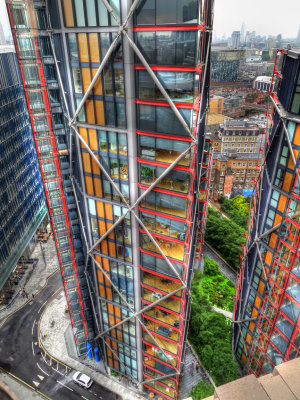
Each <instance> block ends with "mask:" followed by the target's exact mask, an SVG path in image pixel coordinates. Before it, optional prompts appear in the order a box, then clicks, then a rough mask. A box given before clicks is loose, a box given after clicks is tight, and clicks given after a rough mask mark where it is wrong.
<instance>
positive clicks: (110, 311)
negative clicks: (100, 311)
mask: <svg viewBox="0 0 300 400" xmlns="http://www.w3.org/2000/svg"><path fill="white" fill-rule="evenodd" d="M107 311H108V312H109V313H110V314H113V313H114V306H113V305H112V304H107Z"/></svg>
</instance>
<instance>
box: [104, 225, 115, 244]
mask: <svg viewBox="0 0 300 400" xmlns="http://www.w3.org/2000/svg"><path fill="white" fill-rule="evenodd" d="M112 225H113V224H110V223H108V222H107V223H106V228H107V230H108V229H109V228H111V227H112ZM108 237H109V238H110V239H113V240H114V238H115V234H114V231H112V232H111V233H110V234H109V235H108Z"/></svg>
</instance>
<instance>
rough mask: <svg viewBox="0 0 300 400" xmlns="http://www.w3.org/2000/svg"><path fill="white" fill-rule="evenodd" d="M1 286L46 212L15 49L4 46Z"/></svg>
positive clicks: (0, 69)
mask: <svg viewBox="0 0 300 400" xmlns="http://www.w3.org/2000/svg"><path fill="white" fill-rule="evenodd" d="M0 114H1V121H0V201H1V209H0V225H1V228H0V290H1V289H2V288H3V286H4V285H5V283H6V281H7V279H8V277H9V275H10V274H11V272H12V271H13V270H14V268H15V266H16V264H17V262H18V260H19V258H20V257H21V256H22V255H23V253H24V251H25V250H26V249H27V247H28V245H29V244H30V243H31V240H32V237H33V236H34V234H35V232H36V230H37V229H38V227H39V225H40V224H41V222H42V221H43V219H44V217H45V216H46V214H47V209H46V205H45V197H44V192H43V182H42V178H41V173H40V171H39V165H38V160H37V155H36V151H35V146H34V141H33V136H32V130H31V126H30V121H29V115H28V109H27V104H26V99H25V93H24V89H23V84H22V80H21V76H20V70H19V66H18V60H17V57H16V54H15V52H14V51H13V50H12V49H11V48H8V47H0Z"/></svg>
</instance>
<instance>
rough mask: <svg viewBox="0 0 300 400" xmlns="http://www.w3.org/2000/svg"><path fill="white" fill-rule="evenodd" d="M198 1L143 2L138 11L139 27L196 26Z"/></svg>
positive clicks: (137, 21) (165, 0) (150, 0)
mask: <svg viewBox="0 0 300 400" xmlns="http://www.w3.org/2000/svg"><path fill="white" fill-rule="evenodd" d="M197 22H198V1H197V0H164V1H161V0H143V1H141V4H140V5H139V7H138V8H137V11H136V23H137V25H168V24H196V23H197Z"/></svg>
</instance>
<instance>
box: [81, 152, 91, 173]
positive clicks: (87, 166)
mask: <svg viewBox="0 0 300 400" xmlns="http://www.w3.org/2000/svg"><path fill="white" fill-rule="evenodd" d="M81 156H82V162H83V170H84V172H87V173H91V172H92V166H91V156H90V155H89V154H88V153H82V154H81Z"/></svg>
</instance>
